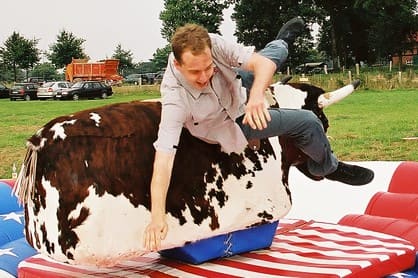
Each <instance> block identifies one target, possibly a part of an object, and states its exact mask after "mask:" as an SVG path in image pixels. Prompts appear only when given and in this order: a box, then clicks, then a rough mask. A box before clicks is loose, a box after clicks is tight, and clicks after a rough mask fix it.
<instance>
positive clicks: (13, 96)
mask: <svg viewBox="0 0 418 278" xmlns="http://www.w3.org/2000/svg"><path fill="white" fill-rule="evenodd" d="M38 88H39V85H38V84H37V83H15V84H14V86H13V87H12V89H11V91H10V94H9V97H10V100H17V99H23V100H32V99H37V96H36V93H37V92H38Z"/></svg>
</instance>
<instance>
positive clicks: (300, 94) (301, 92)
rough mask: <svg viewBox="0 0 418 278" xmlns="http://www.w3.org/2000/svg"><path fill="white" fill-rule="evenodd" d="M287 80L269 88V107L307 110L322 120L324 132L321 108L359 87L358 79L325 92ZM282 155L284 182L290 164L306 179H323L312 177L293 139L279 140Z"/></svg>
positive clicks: (325, 127) (281, 138)
mask: <svg viewBox="0 0 418 278" xmlns="http://www.w3.org/2000/svg"><path fill="white" fill-rule="evenodd" d="M289 80H290V78H289V77H288V78H285V79H284V80H282V81H280V82H277V83H275V84H273V85H271V87H270V93H271V94H272V96H273V98H274V101H275V103H272V101H271V100H270V104H273V105H272V106H275V107H280V108H293V109H301V108H302V109H306V110H311V111H312V112H314V113H315V114H316V115H317V116H318V118H319V119H320V120H321V122H322V124H323V126H324V130H325V131H327V129H328V127H329V124H328V119H327V117H326V116H325V114H324V112H323V109H324V108H325V107H328V106H330V105H331V104H334V103H336V102H338V101H340V100H342V99H343V98H345V97H347V96H348V95H350V94H351V93H352V92H353V91H354V90H355V89H356V88H357V87H358V86H359V84H360V81H359V80H355V81H354V82H353V83H351V84H349V85H346V86H344V87H342V88H340V89H338V90H335V91H332V92H328V93H326V92H325V91H324V90H323V89H321V88H319V87H316V86H313V85H310V84H306V83H289V84H287V82H288V81H289ZM280 144H281V145H282V150H283V155H282V160H283V161H282V162H283V172H284V178H285V179H286V181H287V173H288V170H289V167H290V166H291V165H295V166H296V167H297V168H298V169H299V170H300V171H301V172H303V173H304V174H305V175H306V176H308V177H310V178H312V179H314V180H321V179H323V177H318V176H313V175H312V174H310V173H309V171H308V170H307V166H306V161H307V156H306V155H305V154H304V153H303V152H302V151H300V150H299V149H298V148H297V147H296V146H295V145H294V143H293V140H292V139H290V138H288V137H286V136H281V137H280Z"/></svg>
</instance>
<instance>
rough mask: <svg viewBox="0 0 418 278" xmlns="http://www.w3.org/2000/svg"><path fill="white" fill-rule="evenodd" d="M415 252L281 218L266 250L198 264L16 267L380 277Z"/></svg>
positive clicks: (366, 234) (25, 270)
mask: <svg viewBox="0 0 418 278" xmlns="http://www.w3.org/2000/svg"><path fill="white" fill-rule="evenodd" d="M249 240H251V239H249ZM415 252H416V251H415V248H414V247H413V246H412V245H411V244H410V243H409V242H408V241H405V240H403V239H400V238H397V237H394V236H390V235H385V234H381V233H377V232H371V231H367V230H363V229H359V228H353V227H346V226H341V225H334V224H327V223H318V222H306V221H302V220H289V219H284V220H281V221H280V225H279V228H278V229H277V232H276V235H275V238H274V241H273V244H272V246H271V248H269V249H263V250H257V251H252V252H248V253H244V254H241V255H236V256H233V257H230V258H222V259H218V260H213V261H210V262H206V263H203V264H200V265H191V264H186V263H182V262H178V261H174V260H169V259H165V258H161V257H160V256H159V255H158V254H157V253H151V254H148V255H146V256H143V257H139V258H136V259H135V260H128V261H125V262H124V263H122V264H119V265H117V266H114V267H112V268H95V267H83V266H73V265H68V264H62V263H57V262H54V261H51V260H49V259H48V258H45V257H43V256H40V255H37V256H34V257H31V258H29V259H26V260H25V261H23V262H21V263H20V265H19V277H24V278H33V277H40V276H41V277H45V278H49V277H298V278H305V277H306V278H311V277H312V278H321V277H381V276H384V275H388V274H391V273H395V272H399V271H402V270H404V269H407V268H409V267H412V266H413V265H414V261H415Z"/></svg>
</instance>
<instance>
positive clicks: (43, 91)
mask: <svg viewBox="0 0 418 278" xmlns="http://www.w3.org/2000/svg"><path fill="white" fill-rule="evenodd" d="M70 87H71V83H70V82H67V81H53V82H46V83H45V84H43V85H42V86H41V87H39V88H38V92H37V93H36V95H37V97H38V98H39V99H48V98H55V96H56V94H57V92H61V91H62V90H64V89H68V88H70Z"/></svg>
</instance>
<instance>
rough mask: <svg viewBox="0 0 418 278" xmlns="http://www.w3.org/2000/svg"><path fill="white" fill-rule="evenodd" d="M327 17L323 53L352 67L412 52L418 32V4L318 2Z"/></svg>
mask: <svg viewBox="0 0 418 278" xmlns="http://www.w3.org/2000/svg"><path fill="white" fill-rule="evenodd" d="M315 4H316V6H317V8H318V9H322V10H323V11H324V14H326V15H327V16H326V17H323V18H322V20H321V22H319V23H320V24H321V26H322V31H321V43H320V46H319V47H320V49H321V50H323V51H325V52H326V53H328V55H329V56H330V57H331V58H332V60H333V61H334V67H338V66H339V64H338V61H341V62H342V63H343V65H345V66H347V67H349V66H351V65H352V64H353V63H358V62H360V61H367V62H369V63H373V62H375V61H376V60H378V59H380V58H386V59H387V57H388V56H390V55H392V54H394V53H397V54H398V55H400V54H402V52H404V51H405V50H407V49H410V48H411V45H412V42H413V41H414V35H415V36H416V33H417V31H418V22H417V15H416V11H417V2H416V0H399V1H393V0H356V1H352V0H340V1H334V0H315Z"/></svg>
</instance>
